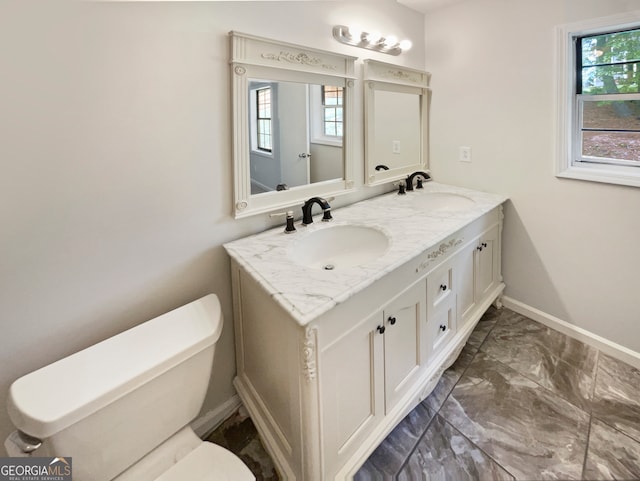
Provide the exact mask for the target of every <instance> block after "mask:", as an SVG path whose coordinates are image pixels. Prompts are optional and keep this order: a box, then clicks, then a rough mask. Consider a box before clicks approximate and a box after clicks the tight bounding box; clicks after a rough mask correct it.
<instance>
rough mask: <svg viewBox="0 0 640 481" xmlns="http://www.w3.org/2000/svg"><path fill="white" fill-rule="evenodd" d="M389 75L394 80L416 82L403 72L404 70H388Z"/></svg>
mask: <svg viewBox="0 0 640 481" xmlns="http://www.w3.org/2000/svg"><path fill="white" fill-rule="evenodd" d="M387 73H388V74H389V76H390V77H393V78H397V79H398V80H410V81H412V82H415V80H413V79H412V78H411V75H409V74H408V73H406V72H403V71H402V70H391V69H389V70H387Z"/></svg>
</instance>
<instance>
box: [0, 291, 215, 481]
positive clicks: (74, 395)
mask: <svg viewBox="0 0 640 481" xmlns="http://www.w3.org/2000/svg"><path fill="white" fill-rule="evenodd" d="M222 323H223V319H222V313H221V310H220V303H219V301H218V298H217V297H216V296H215V295H214V294H210V295H208V296H205V297H203V298H201V299H198V300H196V301H194V302H191V303H189V304H187V305H185V306H182V307H180V308H178V309H175V310H173V311H171V312H168V313H166V314H163V315H161V316H159V317H156V318H154V319H152V320H150V321H147V322H145V323H143V324H140V325H138V326H136V327H134V328H132V329H129V330H128V331H125V332H123V333H121V334H118V335H116V336H114V337H111V338H109V339H106V340H105V341H102V342H100V343H98V344H95V345H93V346H91V347H89V348H87V349H84V350H83V351H80V352H77V353H75V354H73V355H71V356H69V357H66V358H64V359H61V360H59V361H57V362H55V363H53V364H50V365H48V366H45V367H43V368H42V369H39V370H37V371H34V372H32V373H30V374H27V375H26V376H23V377H21V378H20V379H18V380H17V381H15V382H14V383H13V384H12V385H11V388H10V391H9V398H8V401H7V405H8V410H9V417H10V418H11V421H12V422H13V424H14V425H15V426H16V427H17V428H18V429H19V430H21V431H23V432H25V433H27V434H29V435H31V436H34V437H36V438H38V439H41V440H43V445H42V447H40V448H39V449H38V450H36V451H35V452H34V453H33V455H34V456H57V457H72V458H73V479H74V480H76V481H108V480H111V479H113V478H114V477H115V476H117V475H118V474H119V473H120V472H122V471H124V470H125V469H127V468H128V467H129V466H131V465H132V464H134V463H135V462H136V461H137V460H139V459H140V458H142V457H143V456H144V455H145V454H147V453H148V452H150V451H151V450H153V449H154V448H155V447H157V446H158V445H160V444H161V443H163V442H164V441H165V440H166V439H168V438H169V437H171V436H172V435H173V434H174V433H176V432H177V431H179V430H180V429H181V428H183V427H185V426H187V425H188V424H189V423H190V422H191V421H192V420H193V419H194V418H195V417H196V416H197V415H198V413H199V411H200V409H201V407H202V403H203V401H204V397H205V394H206V392H207V386H208V383H209V378H210V375H211V367H212V362H213V354H214V350H215V343H216V341H217V340H218V339H219V337H220V333H221V332H222Z"/></svg>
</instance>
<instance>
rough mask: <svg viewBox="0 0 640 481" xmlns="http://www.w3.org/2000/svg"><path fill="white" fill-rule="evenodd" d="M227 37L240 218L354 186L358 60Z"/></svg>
mask: <svg viewBox="0 0 640 481" xmlns="http://www.w3.org/2000/svg"><path fill="white" fill-rule="evenodd" d="M229 36H230V39H231V77H232V79H231V85H232V100H233V109H232V112H233V161H234V197H235V199H234V200H235V203H234V209H235V217H236V218H240V217H246V216H250V215H255V214H260V213H264V212H269V211H274V210H277V209H286V208H290V207H291V205H292V204H295V203H297V202H300V203H302V202H304V201H305V200H307V199H308V198H310V197H314V196H332V195H336V194H340V193H343V192H346V191H349V190H351V189H353V184H354V182H353V164H352V162H353V155H352V152H351V149H352V146H353V140H352V139H353V134H352V129H353V122H352V118H353V114H354V111H353V91H354V81H355V76H354V71H355V60H356V58H355V57H349V56H345V55H340V54H336V53H332V52H326V51H322V50H317V49H311V48H307V47H302V46H299V45H294V44H289V43H283V42H279V41H276V40H271V39H266V38H261V37H255V36H252V35H247V34H243V33H238V32H230V33H229Z"/></svg>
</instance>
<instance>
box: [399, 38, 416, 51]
mask: <svg viewBox="0 0 640 481" xmlns="http://www.w3.org/2000/svg"><path fill="white" fill-rule="evenodd" d="M412 46H413V43H412V42H411V40H403V41H402V42H400V45H399V47H400V48H401V49H402V50H409V49H410V48H411V47H412Z"/></svg>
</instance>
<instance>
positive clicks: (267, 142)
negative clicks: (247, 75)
mask: <svg viewBox="0 0 640 481" xmlns="http://www.w3.org/2000/svg"><path fill="white" fill-rule="evenodd" d="M255 92H256V106H257V108H256V113H257V117H256V132H257V147H258V150H262V151H265V152H271V149H272V148H273V147H272V142H271V139H272V129H271V87H267V88H261V89H257V90H256V91H255Z"/></svg>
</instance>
